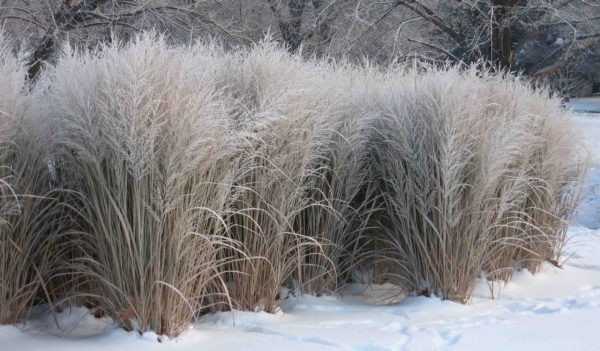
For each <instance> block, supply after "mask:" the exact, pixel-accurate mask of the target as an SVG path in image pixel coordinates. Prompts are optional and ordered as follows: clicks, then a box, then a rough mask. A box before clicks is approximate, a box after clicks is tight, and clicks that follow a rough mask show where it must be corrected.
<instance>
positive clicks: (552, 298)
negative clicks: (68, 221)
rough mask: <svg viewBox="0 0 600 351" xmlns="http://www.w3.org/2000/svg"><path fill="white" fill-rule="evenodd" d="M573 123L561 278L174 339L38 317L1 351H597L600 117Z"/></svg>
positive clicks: (11, 334)
mask: <svg viewBox="0 0 600 351" xmlns="http://www.w3.org/2000/svg"><path fill="white" fill-rule="evenodd" d="M573 120H574V121H575V123H576V124H577V125H578V128H580V130H581V135H582V137H583V138H584V139H585V140H586V142H587V144H588V148H589V149H590V150H591V152H592V154H593V155H594V161H593V162H594V163H593V165H592V166H591V168H590V172H589V175H588V180H587V184H588V191H587V197H586V199H585V200H584V202H583V203H582V205H581V209H580V211H579V214H578V216H576V217H575V218H574V219H573V223H572V225H571V227H570V229H569V239H570V243H569V246H568V249H567V255H566V257H567V258H568V259H567V260H566V262H564V264H563V269H559V268H557V267H554V266H552V265H550V264H545V265H543V266H542V269H541V271H540V272H539V273H538V274H536V275H535V276H534V275H532V274H531V273H529V272H528V271H521V272H517V273H516V274H515V276H514V279H513V280H512V281H511V282H509V283H507V284H503V283H502V284H501V283H496V284H494V285H493V286H489V284H488V282H486V281H483V280H482V281H479V282H478V285H477V287H476V289H475V296H474V298H473V299H472V301H471V302H470V303H469V304H467V305H460V304H457V303H453V302H450V301H442V300H440V299H437V298H426V297H408V298H401V297H400V298H399V299H398V300H399V301H397V302H396V303H393V304H385V305H382V304H377V301H379V300H380V299H379V298H380V297H381V296H385V295H384V294H385V291H386V290H384V288H385V287H377V286H375V287H373V286H371V287H365V286H360V285H354V286H352V287H350V288H349V289H347V290H346V293H345V294H343V296H342V297H341V298H336V297H314V296H302V297H290V298H288V299H286V300H285V301H283V303H282V304H281V310H280V311H279V312H278V313H275V314H267V313H251V312H239V311H234V312H227V313H218V314H215V315H207V316H205V317H203V318H202V319H201V320H200V321H199V322H198V323H196V324H195V325H194V326H192V327H190V329H189V330H188V331H186V332H185V333H183V335H181V336H180V337H178V338H175V339H168V338H162V339H160V338H159V337H157V335H155V334H153V333H146V334H144V335H142V336H140V335H138V334H136V333H128V332H126V331H124V330H122V329H119V328H118V327H116V326H115V325H114V324H113V323H112V322H111V321H110V319H108V318H102V319H96V318H94V317H93V316H92V315H91V314H90V313H89V312H88V311H87V310H86V309H83V308H75V309H71V310H65V311H63V312H62V313H60V314H58V315H57V319H58V320H59V322H60V326H61V328H58V327H57V326H56V325H55V323H54V321H53V317H52V316H51V315H48V314H46V313H43V312H39V313H38V314H36V317H35V318H33V317H32V318H30V319H29V321H28V322H27V323H25V325H22V326H19V327H15V326H2V327H0V350H16V351H19V350H27V351H35V350H44V351H54V350H61V351H69V350H92V351H100V350H116V349H119V350H123V349H124V350H128V351H138V350H144V351H145V350H148V351H152V350H171V349H176V350H183V351H187V350H190V351H191V350H194V351H196V350H203V351H205V350H206V351H208V350H219V351H223V350H261V351H264V350H357V351H358V350H361V351H376V350H480V349H485V350H486V351H491V350H544V351H549V350H578V351H584V350H597V349H598V345H599V344H600V333H598V325H600V254H599V253H600V230H599V228H600V224H599V223H598V220H599V219H600V115H597V116H593V115H577V116H573ZM590 228H593V229H590ZM492 295H493V296H494V298H492ZM159 341H160V342H159Z"/></svg>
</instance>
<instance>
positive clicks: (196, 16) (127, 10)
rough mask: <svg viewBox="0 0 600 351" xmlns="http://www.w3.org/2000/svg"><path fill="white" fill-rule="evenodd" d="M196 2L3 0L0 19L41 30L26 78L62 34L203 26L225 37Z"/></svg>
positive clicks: (106, 36)
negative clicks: (39, 0) (37, 0)
mask: <svg viewBox="0 0 600 351" xmlns="http://www.w3.org/2000/svg"><path fill="white" fill-rule="evenodd" d="M165 3H166V4H165ZM199 5H200V4H199V2H198V1H190V0H183V1H178V0H175V1H168V2H164V1H153V0H150V1H140V0H46V1H41V2H34V1H27V0H5V1H3V2H2V6H0V10H1V11H2V12H0V21H3V22H6V21H8V20H13V21H18V22H20V23H21V25H23V24H24V26H21V27H20V28H21V30H23V29H25V30H28V31H30V32H38V33H39V39H37V40H32V41H33V42H34V45H33V48H32V50H31V55H30V57H29V59H28V60H29V65H28V77H29V79H30V80H35V78H36V77H37V75H38V74H39V72H40V70H41V68H42V67H43V64H44V62H46V61H47V60H48V59H49V58H50V57H51V56H52V55H53V53H54V52H55V50H56V46H57V43H58V42H59V40H60V38H61V37H64V36H65V34H73V33H74V32H77V33H76V34H75V36H76V37H78V36H79V37H81V38H82V40H81V41H82V42H83V43H85V44H87V45H88V46H89V45H93V43H95V42H97V41H102V40H110V38H111V36H112V35H113V34H114V33H115V32H116V31H121V35H122V36H125V37H127V36H129V35H131V33H132V32H136V31H142V30H149V29H157V30H158V31H160V32H164V33H169V34H171V35H173V34H174V33H175V32H179V33H180V34H181V33H185V34H182V35H184V36H185V35H189V34H191V33H193V32H199V31H201V30H204V31H207V32H210V33H212V34H216V35H227V36H228V35H229V33H228V32H227V30H225V29H224V28H222V27H221V26H219V25H218V24H217V23H216V22H214V21H212V20H211V18H210V17H209V16H206V15H205V14H204V13H203V12H201V11H199V9H198V7H199ZM71 38H73V36H71Z"/></svg>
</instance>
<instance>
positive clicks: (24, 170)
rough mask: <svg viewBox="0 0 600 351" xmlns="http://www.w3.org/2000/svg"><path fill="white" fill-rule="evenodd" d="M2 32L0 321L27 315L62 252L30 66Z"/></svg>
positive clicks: (44, 293) (57, 209)
mask: <svg viewBox="0 0 600 351" xmlns="http://www.w3.org/2000/svg"><path fill="white" fill-rule="evenodd" d="M23 62H24V61H23V60H22V58H21V57H20V56H19V55H13V53H12V52H11V51H10V49H9V45H8V43H7V42H6V39H5V38H4V37H3V36H2V34H1V33H0V324H5V323H17V322H20V321H22V320H23V318H24V317H25V314H26V312H27V308H28V307H30V306H31V305H33V304H34V302H35V301H36V300H37V299H38V297H40V298H42V299H47V298H49V294H48V289H47V282H48V280H49V277H50V276H51V275H52V274H53V270H54V268H55V267H56V264H57V260H58V258H59V256H60V251H59V250H57V249H56V248H55V247H53V239H54V238H55V235H57V234H58V232H59V231H60V228H61V225H62V224H61V223H62V217H61V208H60V206H58V194H57V193H56V192H54V191H52V190H51V189H50V174H49V170H48V167H47V164H46V162H47V160H48V159H47V156H48V155H47V153H46V152H45V150H46V149H45V148H46V147H47V143H46V140H45V139H44V135H43V134H41V133H39V130H37V129H36V128H35V125H34V124H35V123H34V121H31V120H29V119H28V118H27V117H26V115H27V113H26V109H27V99H28V98H29V96H27V87H26V85H27V84H26V82H25V77H26V70H25V67H24V65H23Z"/></svg>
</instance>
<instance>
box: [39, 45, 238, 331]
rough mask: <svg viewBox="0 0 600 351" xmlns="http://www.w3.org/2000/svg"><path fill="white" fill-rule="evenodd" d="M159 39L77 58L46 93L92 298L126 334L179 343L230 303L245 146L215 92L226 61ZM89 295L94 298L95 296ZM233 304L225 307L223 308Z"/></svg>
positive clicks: (71, 56)
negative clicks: (221, 297)
mask: <svg viewBox="0 0 600 351" xmlns="http://www.w3.org/2000/svg"><path fill="white" fill-rule="evenodd" d="M204 49H205V55H204V56H197V54H198V53H199V51H197V50H196V51H194V50H190V49H189V48H172V47H168V46H167V45H166V44H165V42H164V40H163V39H162V38H157V37H155V36H154V35H150V34H148V35H144V36H141V37H138V38H137V39H135V40H134V41H133V42H131V43H129V44H127V45H122V44H115V45H113V46H105V47H102V48H100V49H99V50H97V51H92V52H83V53H77V52H73V51H69V49H68V48H67V49H66V51H65V53H64V54H63V55H62V56H61V57H60V59H59V60H58V63H57V64H56V66H55V67H53V68H52V69H50V70H49V73H47V74H46V75H44V76H43V77H42V78H41V79H42V80H41V81H40V83H38V89H44V90H47V91H46V94H45V96H46V99H45V106H46V108H47V110H48V111H49V119H51V120H52V123H54V124H56V125H58V126H59V128H58V130H59V132H60V134H59V136H58V137H59V141H60V143H61V145H60V158H61V167H62V169H61V171H62V174H63V175H64V177H65V179H66V180H67V181H68V182H67V185H66V187H67V188H68V189H69V190H70V191H72V192H74V193H76V194H77V196H76V202H74V203H73V204H71V207H72V208H73V209H74V210H76V211H77V212H78V215H79V219H78V223H79V227H78V228H74V229H73V230H71V231H70V233H69V235H71V236H72V238H73V239H74V242H75V243H77V244H76V245H77V250H76V251H77V252H79V253H80V255H79V257H75V258H73V259H71V260H70V262H69V267H67V268H68V269H70V270H71V271H72V272H76V274H75V278H74V279H75V281H78V282H79V284H81V289H79V290H80V291H79V292H78V294H77V295H78V296H89V297H92V298H94V299H95V300H97V303H98V304H99V306H100V307H101V308H102V309H103V310H104V311H106V312H107V313H108V314H109V315H110V316H111V317H113V318H114V319H115V320H117V321H118V322H119V323H120V324H121V325H122V326H123V327H124V328H126V329H129V330H136V331H138V332H140V333H141V332H144V331H147V330H153V331H155V332H157V333H159V334H165V335H171V336H172V335H177V334H179V333H181V332H182V331H184V330H185V328H187V326H188V325H189V323H190V322H191V321H192V319H193V317H194V316H195V315H196V314H197V313H198V312H200V311H202V310H204V309H206V308H210V307H211V306H207V305H206V301H210V300H209V299H210V296H211V295H214V294H225V295H226V294H227V290H226V287H225V284H224V282H223V281H222V279H221V266H222V265H223V263H224V262H225V261H227V260H228V257H226V256H222V251H223V250H224V248H228V249H230V250H231V251H233V252H236V251H238V250H239V248H238V245H237V244H236V243H235V242H234V241H233V240H231V239H230V238H228V237H226V236H224V235H223V234H224V232H225V230H226V228H225V227H224V221H223V215H224V214H225V213H226V206H227V204H228V201H229V198H228V196H229V193H230V190H231V182H232V179H233V178H232V176H233V169H232V168H231V165H230V158H231V156H232V155H233V154H234V153H235V142H233V141H232V140H230V139H231V135H230V130H231V127H230V119H229V117H228V116H229V113H228V109H229V106H226V105H224V104H223V101H225V100H224V99H221V98H220V97H219V94H220V93H219V91H217V90H216V88H215V86H216V81H215V74H216V73H215V72H216V71H215V70H213V69H211V67H212V66H213V65H218V57H216V56H214V55H211V50H212V49H211V48H210V47H209V46H207V47H205V48H204ZM88 290H89V291H88ZM225 300H227V299H225Z"/></svg>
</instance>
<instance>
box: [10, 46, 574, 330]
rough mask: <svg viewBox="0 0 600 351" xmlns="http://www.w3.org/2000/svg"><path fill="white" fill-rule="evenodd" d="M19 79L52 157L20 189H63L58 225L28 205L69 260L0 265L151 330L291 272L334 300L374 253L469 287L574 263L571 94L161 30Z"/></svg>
mask: <svg viewBox="0 0 600 351" xmlns="http://www.w3.org/2000/svg"><path fill="white" fill-rule="evenodd" d="M5 55H6V54H5ZM6 57H9V56H6ZM10 62H12V61H10ZM10 62H9V61H7V59H4V61H2V69H6V70H9V71H13V70H14V69H13V68H11V66H10V64H11V63H10ZM17 72H18V74H17V76H20V77H22V74H23V72H22V71H17ZM21 79H22V78H21ZM20 82H21V83H19V84H20V86H19V87H15V88H14V91H15V92H17V93H16V94H14V95H15V96H16V98H19V99H21V98H22V99H23V104H24V105H25V107H26V108H24V110H23V111H24V112H23V114H24V116H25V119H26V120H27V119H31V120H35V121H37V122H38V124H39V125H40V126H38V127H36V128H32V127H31V126H28V127H27V128H29V129H32V130H35V131H36V134H35V138H34V139H35V140H36V141H37V142H38V143H39V144H40V145H43V146H45V148H44V150H45V151H47V152H44V153H41V154H40V155H45V156H44V158H43V161H42V162H41V163H39V162H38V163H36V165H38V167H39V174H38V173H28V175H30V176H28V177H24V179H25V180H26V181H29V182H35V183H39V184H42V185H43V187H42V188H44V189H40V190H37V189H36V190H35V191H33V192H30V190H29V189H28V188H19V187H16V188H13V189H14V190H15V191H18V192H16V193H17V194H18V193H25V194H38V193H40V192H41V193H44V192H48V193H57V194H58V195H57V196H56V197H52V199H57V200H53V201H55V202H53V203H52V205H51V206H47V207H44V209H50V208H51V209H52V211H50V210H48V211H47V212H48V216H49V217H47V218H49V219H44V220H42V219H41V218H38V217H37V216H36V215H35V214H37V213H42V212H44V211H41V212H40V211H39V210H33V212H29V213H30V216H31V214H33V217H30V218H31V223H32V224H31V225H33V226H38V227H39V228H40V229H39V230H37V231H35V233H38V232H39V233H43V235H41V236H42V237H43V238H44V239H43V240H41V241H40V240H37V241H36V245H42V244H41V242H43V243H45V244H43V245H42V247H47V248H49V249H48V250H50V251H52V254H51V255H49V256H48V257H50V258H53V257H54V258H55V259H52V260H50V261H44V262H41V263H39V264H40V265H42V266H44V267H43V268H44V269H43V271H44V272H47V273H46V274H42V276H41V277H42V278H41V279H38V278H37V276H35V277H33V276H31V275H26V274H25V275H23V274H21V273H17V272H16V271H14V270H13V269H12V268H11V267H10V266H7V265H3V266H0V277H1V276H2V274H4V275H8V276H12V275H15V277H16V275H17V274H21V276H19V277H17V278H18V279H20V281H23V282H25V283H24V284H38V285H40V284H42V285H43V286H44V287H49V288H48V289H46V290H48V291H49V292H48V294H47V295H48V296H49V297H52V298H53V300H54V301H63V300H68V301H70V303H72V304H81V303H92V304H93V305H95V306H98V308H99V309H101V310H102V311H104V312H106V313H108V314H109V315H110V316H111V317H112V318H114V319H115V320H116V321H118V322H119V323H120V324H121V325H122V326H123V327H125V328H126V329H129V330H136V331H138V332H144V331H147V330H153V331H156V332H157V333H159V334H166V335H177V334H179V333H181V332H182V331H184V330H185V328H186V327H187V326H188V325H189V323H190V322H191V321H193V319H194V318H195V317H196V316H197V315H198V314H201V313H205V312H210V311H214V310H222V309H230V308H235V309H243V310H265V311H268V312H274V311H275V310H276V308H277V300H278V299H279V298H281V296H280V289H281V288H282V287H285V288H287V289H290V290H293V291H295V292H297V293H312V294H327V293H334V292H335V291H336V289H337V288H338V287H339V286H342V285H343V284H345V283H347V282H349V281H351V276H352V275H351V274H350V273H351V272H352V271H353V270H356V269H357V267H362V269H366V270H372V271H373V274H372V275H371V279H372V282H381V281H383V280H388V281H390V282H392V283H394V284H395V285H396V286H397V287H398V289H400V290H401V291H403V292H407V293H413V294H436V295H438V296H440V297H442V298H445V299H451V300H455V301H460V302H466V301H467V300H468V298H469V296H470V294H471V291H472V288H473V284H474V282H475V280H476V279H477V278H478V277H479V276H480V275H481V273H482V272H484V274H485V275H486V277H487V278H489V279H496V278H500V279H505V280H507V279H510V275H511V272H512V271H513V270H514V269H520V268H528V269H531V270H532V271H535V269H536V268H537V266H538V265H539V263H540V262H543V261H550V262H555V263H558V259H559V256H560V253H561V250H562V248H563V246H564V243H565V231H566V222H565V221H566V219H567V218H568V217H569V216H570V213H571V211H572V210H573V209H574V206H575V204H576V202H577V199H578V194H577V191H578V182H579V180H580V178H581V175H582V174H583V169H584V167H583V166H584V163H583V162H582V161H581V160H580V158H579V154H578V151H579V150H578V146H577V143H576V142H574V139H573V138H572V135H571V134H570V129H569V127H568V125H567V124H566V123H565V121H564V120H563V117H562V111H561V109H560V107H559V104H558V102H557V101H555V100H553V99H550V98H548V97H547V93H546V92H544V91H537V92H536V91H533V90H532V89H531V88H529V87H528V84H527V83H526V82H521V81H519V80H518V79H516V78H512V77H500V76H496V75H491V74H488V73H486V72H477V71H476V70H474V69H466V70H464V71H460V70H458V69H456V68H434V67H429V66H427V67H417V68H410V69H407V68H405V67H390V68H388V69H387V70H381V69H376V68H373V67H370V66H368V65H365V66H364V67H355V66H351V65H348V64H346V63H343V62H338V63H336V62H325V61H317V60H315V61H306V60H302V59H301V58H300V57H299V56H292V55H289V54H288V53H286V52H285V51H284V50H282V49H280V48H278V47H277V46H275V45H273V44H270V43H261V44H258V45H256V46H255V47H254V48H252V49H248V50H245V51H237V52H225V51H224V50H222V49H221V48H220V47H219V46H217V45H213V44H210V43H209V44H196V45H193V46H189V47H170V46H168V45H167V44H165V42H164V40H162V39H161V38H157V37H155V36H153V35H144V36H141V37H139V38H138V39H137V40H135V41H133V42H131V43H129V44H126V45H122V44H119V43H116V44H114V45H112V46H104V47H100V48H98V49H96V50H94V51H88V52H76V51H73V50H71V49H69V48H65V50H64V53H63V54H62V55H61V56H60V58H59V59H58V61H57V63H56V64H55V65H54V66H49V67H48V69H47V70H46V72H45V73H44V74H43V75H42V76H41V77H40V80H39V81H38V83H37V84H36V86H35V87H34V88H33V90H32V91H31V93H27V92H26V89H24V87H23V85H24V84H25V83H24V82H22V80H21V81H20ZM7 96H8V95H7ZM13 129H14V127H12V126H10V127H6V128H4V126H3V130H2V132H3V133H4V132H5V131H7V132H8V131H12V130H13ZM11 138H12V137H11ZM9 139H10V138H9ZM9 139H7V140H9ZM10 140H12V139H10ZM28 140H31V139H28ZM46 155H47V156H46ZM19 157H20V156H19ZM19 160H21V158H19ZM19 162H21V161H19ZM39 165H42V166H41V167H40V166H39ZM11 169H12V168H11ZM4 179H7V178H6V176H4ZM5 183H6V184H8V182H5ZM8 189H9V188H8V187H6V188H5V189H4V190H6V191H4V193H6V194H7V193H8ZM46 198H50V197H47V196H45V197H44V199H46ZM3 199H7V200H6V201H8V199H9V197H7V196H5V197H3ZM3 201H5V200H3ZM3 204H4V203H3ZM3 206H4V205H3ZM3 218H6V217H3ZM6 232H10V233H13V235H17V236H18V237H19V238H20V239H23V238H30V235H29V234H28V233H29V232H28V231H20V232H15V231H14V230H13V231H9V230H7V231H6ZM2 233H3V235H5V234H4V233H5V231H4V229H3V231H2ZM13 241H15V240H12V241H6V240H5V241H0V250H10V248H9V246H10V245H12V242H13ZM36 245H34V246H35V247H37V246H36ZM44 245H45V246H44ZM36 250H37V249H36ZM3 257H4V256H3ZM0 259H3V258H0ZM34 270H35V271H37V270H38V268H37V267H36V269H34ZM12 278H13V279H14V277H12ZM36 286H37V285H36ZM1 287H2V286H0V288H1ZM0 298H4V299H6V297H3V295H2V294H0ZM0 302H2V300H0ZM31 303H33V301H32V298H31V297H30V298H29V299H28V302H26V303H24V304H21V305H30V304H31ZM1 305H2V306H4V303H3V302H2V303H1ZM21 310H22V309H21ZM13 315H14V313H13ZM21 317H22V315H21V316H20V317H18V318H21ZM18 318H17V319H18ZM13 319H14V318H13Z"/></svg>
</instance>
